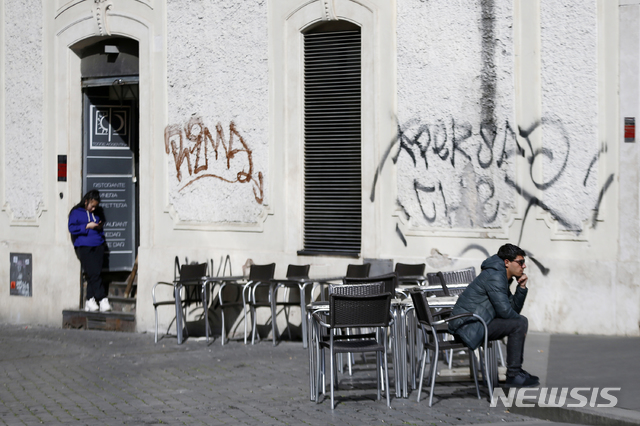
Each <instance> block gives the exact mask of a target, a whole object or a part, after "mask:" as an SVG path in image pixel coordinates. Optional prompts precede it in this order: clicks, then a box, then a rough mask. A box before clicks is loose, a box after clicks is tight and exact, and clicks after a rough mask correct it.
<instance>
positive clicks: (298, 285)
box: [271, 265, 313, 348]
mask: <svg viewBox="0 0 640 426" xmlns="http://www.w3.org/2000/svg"><path fill="white" fill-rule="evenodd" d="M310 268H311V265H289V266H288V267H287V278H286V279H284V280H281V279H276V278H274V279H272V280H271V284H272V285H271V291H272V293H271V318H272V320H271V321H272V323H273V324H274V331H273V345H274V346H275V345H276V343H277V340H278V336H279V331H278V324H277V321H276V317H277V314H278V312H277V308H278V306H283V307H284V308H285V309H286V308H288V307H289V308H290V307H291V306H297V307H299V308H300V317H301V328H302V342H303V343H302V344H303V346H304V347H305V348H306V347H307V346H306V338H307V323H306V321H305V318H304V309H305V308H304V307H305V305H306V289H307V286H308V285H310V284H313V281H312V280H311V279H310V278H309V269H310ZM292 289H293V290H294V291H295V290H297V293H298V297H299V300H298V301H296V300H292V296H294V295H292V294H291V293H292V292H291V290H292ZM279 290H284V298H283V299H282V300H278V291H279ZM286 312H287V311H285V314H286ZM285 316H286V318H287V331H288V333H289V339H291V327H290V326H289V324H288V323H289V321H288V317H289V316H288V315H285Z"/></svg>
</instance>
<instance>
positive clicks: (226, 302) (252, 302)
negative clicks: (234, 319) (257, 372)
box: [218, 263, 276, 345]
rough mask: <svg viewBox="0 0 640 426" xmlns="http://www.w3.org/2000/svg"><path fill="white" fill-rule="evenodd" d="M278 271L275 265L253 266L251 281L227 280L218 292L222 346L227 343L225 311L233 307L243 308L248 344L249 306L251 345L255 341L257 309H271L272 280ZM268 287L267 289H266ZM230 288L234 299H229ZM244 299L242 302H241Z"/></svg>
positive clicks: (250, 274) (245, 334)
mask: <svg viewBox="0 0 640 426" xmlns="http://www.w3.org/2000/svg"><path fill="white" fill-rule="evenodd" d="M275 269H276V264H275V263H270V264H267V265H251V267H250V269H249V279H248V280H247V281H232V280H225V281H224V282H223V283H222V284H221V286H220V290H219V292H218V295H219V296H218V298H219V300H220V308H221V310H222V324H223V327H222V328H223V339H222V344H224V343H225V337H226V336H225V335H224V333H225V332H226V330H225V318H224V317H225V311H224V310H225V309H228V308H231V307H236V308H237V307H241V308H242V312H243V318H242V321H243V324H244V343H245V345H246V344H247V305H248V306H249V309H250V313H251V325H252V328H251V343H252V344H253V343H254V341H255V333H256V332H257V331H256V320H257V319H256V309H257V308H258V307H269V308H270V307H271V302H270V301H269V286H270V285H271V279H272V278H273V274H274V272H275ZM265 286H266V288H265ZM230 287H233V288H232V292H233V295H234V296H235V297H234V298H232V299H229V298H228V297H227V296H228V293H229V289H230ZM240 297H242V302H240Z"/></svg>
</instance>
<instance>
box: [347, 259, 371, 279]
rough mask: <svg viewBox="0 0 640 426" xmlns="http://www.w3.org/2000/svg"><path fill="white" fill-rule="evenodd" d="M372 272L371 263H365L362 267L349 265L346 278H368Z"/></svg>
mask: <svg viewBox="0 0 640 426" xmlns="http://www.w3.org/2000/svg"><path fill="white" fill-rule="evenodd" d="M370 270H371V264H370V263H363V264H362V265H348V266H347V275H346V276H347V277H349V278H367V277H368V276H369V271H370Z"/></svg>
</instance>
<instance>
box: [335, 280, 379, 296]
mask: <svg viewBox="0 0 640 426" xmlns="http://www.w3.org/2000/svg"><path fill="white" fill-rule="evenodd" d="M384 292H385V288H384V282H382V281H379V282H373V283H365V284H347V285H339V284H333V285H331V286H329V294H337V295H340V296H372V295H375V294H380V293H384Z"/></svg>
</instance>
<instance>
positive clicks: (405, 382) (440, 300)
mask: <svg viewBox="0 0 640 426" xmlns="http://www.w3.org/2000/svg"><path fill="white" fill-rule="evenodd" d="M411 290H415V291H420V292H422V293H424V294H425V296H426V295H428V294H432V293H431V292H429V291H427V289H426V286H416V287H412V288H411V289H410V291H411ZM457 300H458V298H457V297H456V296H452V297H445V296H440V297H435V296H432V297H429V303H430V305H431V308H433V309H440V310H445V309H449V308H453V306H454V305H455V303H456V301H457ZM391 310H392V312H393V316H394V322H395V327H396V329H395V346H394V359H397V364H395V365H396V367H397V370H398V372H397V374H396V378H397V379H396V380H397V381H396V396H397V397H398V398H400V397H402V398H408V397H409V380H411V387H412V388H413V389H415V388H416V383H415V371H416V368H415V362H416V350H415V345H416V340H417V339H416V337H418V336H415V329H416V324H415V322H414V321H413V319H414V315H413V310H414V306H413V300H412V299H411V298H408V299H394V300H392V301H391Z"/></svg>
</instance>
